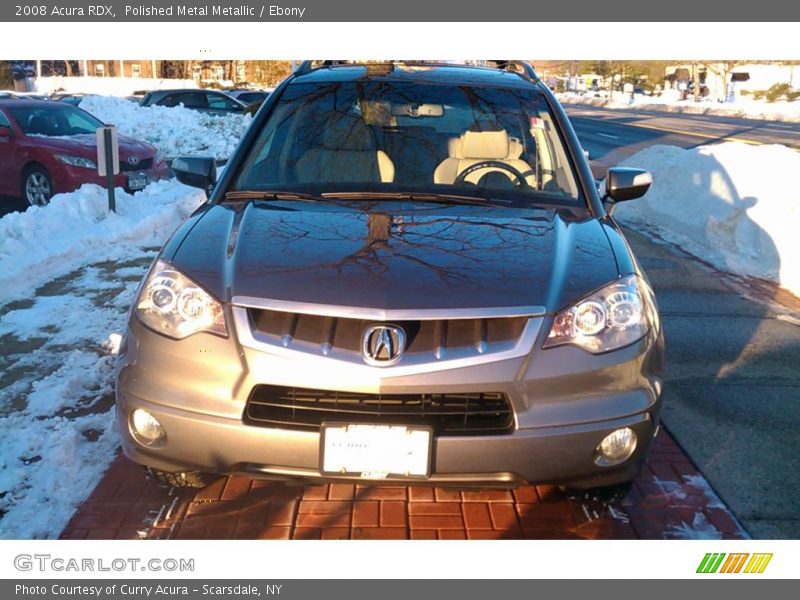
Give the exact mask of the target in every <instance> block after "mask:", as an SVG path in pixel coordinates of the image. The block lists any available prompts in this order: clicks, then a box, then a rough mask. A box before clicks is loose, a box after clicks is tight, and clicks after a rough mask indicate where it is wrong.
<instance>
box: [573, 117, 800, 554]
mask: <svg viewBox="0 0 800 600" xmlns="http://www.w3.org/2000/svg"><path fill="white" fill-rule="evenodd" d="M567 112H568V114H569V115H570V118H571V120H572V122H573V125H574V127H575V129H576V131H577V133H578V137H579V138H580V140H581V143H582V144H583V145H584V148H586V149H587V150H589V154H590V157H591V159H592V163H593V164H592V166H593V171H594V172H595V174H596V175H598V176H601V174H603V173H604V172H605V169H606V168H608V167H609V166H613V165H614V164H616V163H618V162H619V161H620V160H622V159H624V158H626V157H627V156H630V155H632V154H634V153H636V152H638V151H639V150H641V149H643V148H645V147H647V146H651V145H653V144H671V145H675V146H681V147H684V148H690V147H694V146H698V145H703V144H707V143H715V142H721V141H729V140H740V141H745V142H746V143H769V144H772V143H780V144H785V145H787V146H792V147H794V148H797V149H800V124H785V123H770V122H765V121H751V120H746V119H730V118H720V117H708V116H693V115H672V114H667V115H665V114H663V113H647V112H643V111H628V110H624V111H620V110H603V109H597V108H592V107H584V106H580V107H577V106H571V107H569V106H568V107H567ZM628 239H629V241H630V242H631V245H632V246H633V249H634V252H635V253H636V255H637V257H638V258H639V260H640V261H641V263H642V265H643V266H644V268H645V270H646V271H647V273H648V275H649V277H650V279H651V281H652V282H653V286H654V287H655V290H656V295H657V297H658V302H659V308H660V310H661V315H662V318H663V323H664V332H665V335H666V342H667V363H668V364H667V381H666V384H665V388H664V412H663V422H664V424H665V425H666V427H667V428H668V429H669V431H670V432H671V433H672V435H673V436H674V437H675V439H676V441H677V442H678V444H679V445H681V446H682V447H683V449H684V450H685V451H686V452H687V454H688V455H689V456H690V457H691V459H692V460H693V461H694V462H695V464H696V465H697V467H698V468H699V470H700V472H701V473H703V475H705V477H706V478H707V479H708V480H709V482H710V483H711V485H712V487H714V489H715V490H716V492H717V493H718V494H719V495H720V497H721V498H722V499H723V500H724V501H725V503H726V504H727V505H728V506H729V507H730V508H731V509H732V511H733V512H734V514H735V515H736V516H737V518H738V519H739V521H740V522H741V523H742V524H743V525H744V526H745V528H746V529H747V530H748V531H749V532H750V534H751V535H752V536H753V537H754V538H784V539H798V538H800V477H798V473H800V436H798V434H797V432H798V431H800V368H799V367H800V301H798V300H797V299H796V298H793V297H791V296H790V295H789V294H788V293H786V292H784V291H781V290H779V289H778V288H775V287H771V286H769V285H756V287H754V288H751V287H749V286H748V282H746V281H744V282H743V281H741V280H738V279H736V278H734V277H731V276H729V275H726V274H723V273H720V272H717V271H714V270H713V269H711V268H709V267H707V266H705V265H703V264H702V263H700V262H699V261H697V260H695V259H693V258H692V257H690V256H688V255H687V254H685V253H683V252H682V251H681V250H680V249H679V248H675V247H672V246H669V245H664V244H659V243H657V241H656V240H653V239H652V238H650V237H648V236H645V235H642V234H641V233H637V232H632V231H630V232H628Z"/></svg>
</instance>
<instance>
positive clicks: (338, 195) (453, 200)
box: [321, 192, 492, 206]
mask: <svg viewBox="0 0 800 600" xmlns="http://www.w3.org/2000/svg"><path fill="white" fill-rule="evenodd" d="M321 196H322V197H323V198H335V199H337V200H411V201H414V202H436V203H440V204H468V205H474V206H491V205H492V202H490V201H488V200H486V199H484V198H479V197H476V196H458V195H456V194H438V193H429V192H420V193H416V192H325V193H323V194H321Z"/></svg>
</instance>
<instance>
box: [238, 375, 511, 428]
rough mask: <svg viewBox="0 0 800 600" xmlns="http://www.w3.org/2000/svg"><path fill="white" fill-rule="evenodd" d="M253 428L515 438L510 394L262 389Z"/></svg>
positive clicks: (256, 393)
mask: <svg viewBox="0 0 800 600" xmlns="http://www.w3.org/2000/svg"><path fill="white" fill-rule="evenodd" d="M244 421H245V423H247V424H249V425H256V426H262V427H279V428H288V429H300V430H306V431H318V430H319V427H320V425H321V424H322V423H325V422H345V423H387V424H389V423H392V424H400V425H428V426H431V427H432V428H433V430H434V434H435V435H440V436H454V435H501V434H507V433H511V431H512V430H513V427H514V417H513V413H512V410H511V406H510V405H509V402H508V398H507V397H506V396H505V394H502V393H497V392H483V393H479V392H476V393H453V394H449V393H441V394H365V393H351V392H341V391H328V390H315V389H306V388H296V387H284V386H274V385H258V386H256V387H255V388H254V389H253V391H252V393H251V395H250V398H249V399H248V401H247V405H246V407H245V411H244Z"/></svg>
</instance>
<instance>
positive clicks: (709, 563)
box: [697, 552, 772, 573]
mask: <svg viewBox="0 0 800 600" xmlns="http://www.w3.org/2000/svg"><path fill="white" fill-rule="evenodd" d="M726 556H727V558H726ZM748 558H749V560H748ZM770 560H772V553H769V554H766V553H759V554H748V553H741V554H725V553H724V552H719V553H716V552H715V553H713V554H712V553H710V552H709V553H708V554H706V555H705V556H704V557H703V560H701V561H700V566H698V567H697V572H698V573H763V572H764V569H766V568H767V565H768V564H769V561H770Z"/></svg>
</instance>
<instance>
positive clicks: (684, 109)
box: [557, 92, 800, 123]
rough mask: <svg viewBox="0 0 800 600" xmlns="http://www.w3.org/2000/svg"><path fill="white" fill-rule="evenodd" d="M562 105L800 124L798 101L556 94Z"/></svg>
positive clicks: (666, 95) (665, 95)
mask: <svg viewBox="0 0 800 600" xmlns="http://www.w3.org/2000/svg"><path fill="white" fill-rule="evenodd" d="M557 96H558V99H559V100H560V101H561V103H563V104H588V105H590V106H600V107H603V108H617V109H619V108H634V109H639V110H654V111H660V112H670V113H685V114H693V115H714V116H720V117H739V118H744V119H762V120H765V121H784V122H787V123H800V101H795V102H786V101H784V100H781V101H777V102H767V101H766V100H754V99H753V98H743V97H738V98H736V101H735V102H717V101H715V100H708V99H704V100H700V101H699V102H695V101H694V100H693V99H691V100H678V99H676V98H675V97H674V95H671V94H667V93H665V94H664V95H662V96H645V95H644V94H634V96H633V99H632V100H631V97H630V95H628V94H623V93H621V92H615V93H614V96H613V98H612V99H610V100H609V99H608V96H607V92H606V93H603V96H602V97H599V98H598V97H596V96H595V93H594V92H587V93H586V94H576V93H574V92H569V93H560V94H557Z"/></svg>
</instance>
